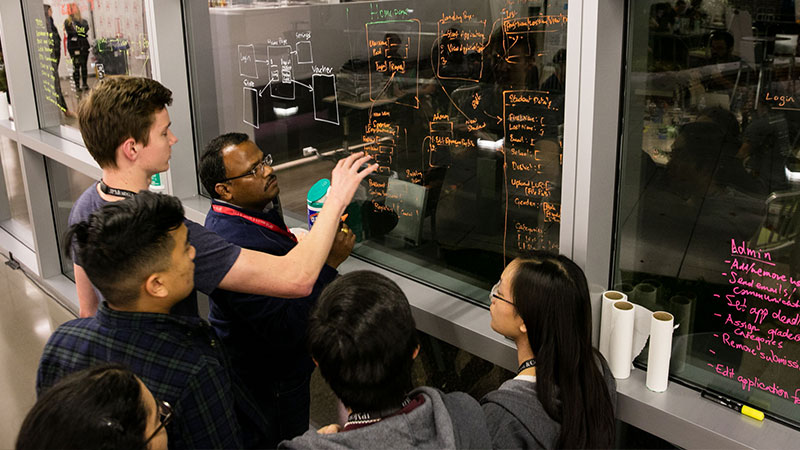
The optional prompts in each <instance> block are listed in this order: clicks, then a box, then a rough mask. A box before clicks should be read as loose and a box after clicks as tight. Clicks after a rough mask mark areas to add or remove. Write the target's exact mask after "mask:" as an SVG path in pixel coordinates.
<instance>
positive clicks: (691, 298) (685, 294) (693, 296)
mask: <svg viewBox="0 0 800 450" xmlns="http://www.w3.org/2000/svg"><path fill="white" fill-rule="evenodd" d="M675 295H676V296H682V297H686V298H688V299H689V302H690V303H691V304H692V308H691V311H689V326H688V328H687V332H689V331H688V330H694V315H695V308H696V307H697V294H695V293H694V292H689V291H683V292H678V293H677V294H675ZM689 334H691V333H689Z"/></svg>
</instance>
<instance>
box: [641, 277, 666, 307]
mask: <svg viewBox="0 0 800 450" xmlns="http://www.w3.org/2000/svg"><path fill="white" fill-rule="evenodd" d="M642 283H645V284H649V285H650V286H653V289H655V290H656V298H655V300H654V301H653V305H652V306H653V308H654V309H658V308H659V307H658V306H656V305H658V304H659V303H660V302H661V300H662V297H663V296H664V285H663V284H662V283H661V282H660V281H658V280H656V279H654V278H648V279H646V280H642Z"/></svg>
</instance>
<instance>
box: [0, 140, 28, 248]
mask: <svg viewBox="0 0 800 450" xmlns="http://www.w3.org/2000/svg"><path fill="white" fill-rule="evenodd" d="M0 165H2V167H3V179H4V180H5V193H6V194H7V201H8V208H7V209H6V208H1V209H0V214H2V215H1V216H0V226H2V227H3V229H5V230H6V231H8V232H9V233H11V234H12V235H13V236H14V237H16V238H17V239H19V240H20V241H21V242H23V243H24V244H25V245H27V246H28V247H29V248H33V239H32V235H31V220H30V215H29V214H28V200H27V197H26V196H25V185H24V183H23V178H22V166H21V165H20V161H19V151H18V148H17V143H16V142H14V141H12V140H11V139H8V138H7V137H5V136H0ZM4 206H5V205H4Z"/></svg>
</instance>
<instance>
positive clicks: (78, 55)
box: [64, 3, 90, 91]
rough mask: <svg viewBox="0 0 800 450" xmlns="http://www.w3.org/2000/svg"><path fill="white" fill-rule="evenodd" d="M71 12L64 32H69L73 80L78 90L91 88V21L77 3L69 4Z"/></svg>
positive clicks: (65, 22)
mask: <svg viewBox="0 0 800 450" xmlns="http://www.w3.org/2000/svg"><path fill="white" fill-rule="evenodd" d="M69 11H70V14H69V16H68V17H67V18H66V19H65V20H64V32H65V33H66V34H67V51H69V56H70V58H72V68H73V72H72V80H73V81H74V83H75V90H76V91H85V90H88V89H89V84H88V77H89V74H88V72H87V71H88V68H87V64H88V63H89V48H90V45H89V22H87V21H86V20H85V19H83V18H82V17H81V10H80V8H79V7H78V4H77V3H72V4H70V6H69Z"/></svg>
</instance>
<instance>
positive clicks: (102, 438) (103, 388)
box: [16, 363, 172, 450]
mask: <svg viewBox="0 0 800 450" xmlns="http://www.w3.org/2000/svg"><path fill="white" fill-rule="evenodd" d="M171 417H172V409H171V408H170V406H169V404H168V403H166V402H161V401H159V400H156V399H155V398H154V397H153V394H151V393H150V390H148V389H147V387H146V386H145V385H144V383H142V382H141V380H139V379H138V378H137V377H136V376H135V375H134V374H133V372H131V371H130V370H128V369H127V368H126V367H125V366H123V365H121V364H116V363H111V364H103V365H98V366H95V367H90V368H88V369H85V370H81V371H79V372H75V373H74V374H72V375H70V376H68V377H65V378H64V379H63V380H61V381H60V382H58V384H56V385H54V386H53V387H51V388H50V389H48V390H47V391H45V392H44V394H43V395H42V396H41V397H39V400H38V401H37V402H36V404H35V405H34V406H33V408H32V409H31V410H30V411H29V412H28V415H27V416H25V421H24V422H23V423H22V428H21V429H20V431H19V435H18V436H17V444H16V450H28V449H43V448H80V449H85V450H101V449H102V450H105V449H108V450H112V449H113V450H166V448H167V430H166V428H165V427H166V425H167V423H169V420H170V418H171Z"/></svg>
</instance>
